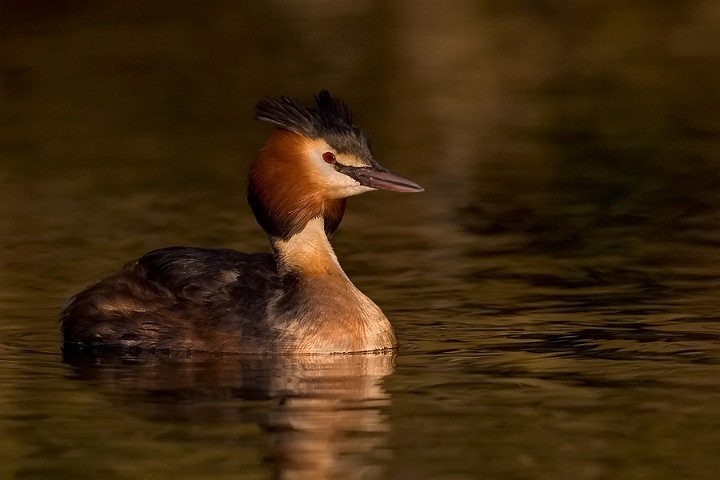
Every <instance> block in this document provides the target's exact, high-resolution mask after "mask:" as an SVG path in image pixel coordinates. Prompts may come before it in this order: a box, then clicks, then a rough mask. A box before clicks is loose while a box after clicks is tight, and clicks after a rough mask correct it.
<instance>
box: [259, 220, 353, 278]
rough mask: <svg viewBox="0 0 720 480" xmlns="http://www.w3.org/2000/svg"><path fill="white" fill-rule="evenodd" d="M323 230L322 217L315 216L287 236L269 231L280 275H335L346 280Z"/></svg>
mask: <svg viewBox="0 0 720 480" xmlns="http://www.w3.org/2000/svg"><path fill="white" fill-rule="evenodd" d="M325 230H326V229H325V221H324V219H323V217H322V216H318V217H315V218H313V219H312V220H310V221H309V222H307V223H306V224H305V226H304V227H303V229H302V230H300V231H299V232H298V233H296V234H294V235H292V236H290V237H289V238H282V237H276V236H272V235H271V237H270V242H271V244H272V247H273V250H274V252H275V260H276V262H277V266H278V273H279V274H280V276H281V277H288V276H297V277H301V278H309V277H316V276H338V277H340V278H343V279H345V280H347V276H346V275H345V272H343V269H342V267H340V263H339V262H338V259H337V257H336V256H335V252H334V251H333V248H332V245H330V240H329V239H328V236H327V234H326V231H325ZM347 281H348V282H349V280H347Z"/></svg>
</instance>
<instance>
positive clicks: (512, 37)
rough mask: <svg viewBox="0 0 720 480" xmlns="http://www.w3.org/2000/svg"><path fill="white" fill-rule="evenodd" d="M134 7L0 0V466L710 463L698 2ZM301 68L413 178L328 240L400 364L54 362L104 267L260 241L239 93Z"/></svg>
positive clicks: (404, 472) (713, 421)
mask: <svg viewBox="0 0 720 480" xmlns="http://www.w3.org/2000/svg"><path fill="white" fill-rule="evenodd" d="M116 3H117V2H116ZM147 3H150V2H135V1H132V2H122V3H118V4H117V5H114V4H111V2H83V1H67V2H34V3H33V4H32V5H31V4H30V2H21V1H12V0H11V1H9V2H2V3H0V383H1V384H2V388H1V389H0V478H17V479H44V478H48V479H50V478H52V479H56V478H73V479H84V478H88V479H95V478H107V479H115V478H117V479H137V478H148V479H149V478H153V479H170V478H172V479H202V478H213V479H223V478H258V479H261V478H288V479H296V478H308V479H320V478H329V479H350V478H364V479H382V478H388V479H452V480H456V479H471V478H472V479H474V478H483V479H485V478H487V479H536V478H537V479H559V478H562V479H565V478H567V479H588V480H594V479H653V480H654V479H668V480H670V479H673V480H674V479H679V478H682V479H686V478H687V479H714V478H716V476H717V472H718V471H719V470H720V314H719V313H718V307H719V306H720V300H719V297H720V295H719V293H720V157H719V154H718V152H720V6H718V5H716V2H713V1H710V0H707V1H700V0H698V1H680V2H674V3H672V5H671V6H666V7H659V6H656V5H655V3H656V2H642V1H630V2H628V1H624V2H619V1H610V2H604V3H603V5H602V6H599V5H594V4H592V3H591V2H572V3H573V6H568V5H565V2H552V1H537V2H535V1H533V2H530V1H515V2H489V1H488V2H473V1H460V0H457V1H449V2H402V1H397V2H361V1H354V2H320V1H315V2H309V3H303V2H294V1H285V2H280V1H278V2H203V3H202V4H191V3H189V2H152V4H151V5H148V4H147ZM500 4H502V5H503V6H500ZM321 88H329V89H330V90H332V91H334V92H335V93H337V94H338V95H339V96H341V97H343V98H344V99H345V100H346V101H347V102H348V103H349V104H350V105H351V106H353V107H354V108H353V109H354V111H355V116H356V119H357V122H358V123H359V124H360V125H361V126H363V127H364V128H365V130H366V131H367V132H368V134H369V135H370V137H371V138H372V139H373V145H374V148H375V152H376V155H377V157H378V160H379V161H380V162H381V163H383V164H384V165H386V166H387V167H389V168H392V169H394V170H396V171H398V172H400V173H403V174H405V175H407V176H409V177H410V178H413V179H414V180H416V181H418V182H419V183H420V184H422V185H423V186H425V187H426V191H425V192H424V193H422V194H419V195H399V194H391V193H387V192H377V193H371V194H367V195H364V196H361V197H357V198H353V199H351V200H350V202H349V209H348V214H347V215H346V217H345V221H344V223H343V225H342V227H341V229H340V231H339V233H338V234H337V235H336V236H335V237H333V241H334V244H335V247H336V252H337V254H338V257H339V258H340V261H341V263H342V264H343V266H344V268H345V270H346V271H347V273H348V274H349V276H350V277H351V278H352V279H353V280H354V281H355V283H356V285H357V286H358V287H360V288H361V289H362V290H363V291H364V292H365V293H367V294H368V295H369V296H370V297H371V298H373V299H374V300H375V301H376V303H378V304H379V305H380V306H381V307H382V308H383V309H384V311H385V312H386V314H387V315H388V317H389V318H390V319H391V321H392V322H393V323H394V325H395V327H396V330H397V333H398V337H399V339H400V343H401V349H400V352H399V354H398V355H397V356H395V357H393V356H350V357H347V356H339V357H331V358H328V357H326V358H320V357H309V358H300V359H297V358H245V357H240V358H238V357H212V356H210V357H207V356H200V355H194V356H191V357H187V356H153V355H147V356H142V357H112V356H108V357H94V358H63V356H62V354H61V352H60V346H59V335H58V324H57V322H58V313H59V310H60V308H61V306H62V304H63V302H64V301H65V300H66V299H67V298H68V297H69V296H70V295H71V294H72V293H74V292H76V291H77V290H79V289H80V288H82V287H83V286H85V285H87V284H89V283H91V282H93V281H95V280H97V279H99V278H101V277H102V276H104V275H107V274H110V273H112V272H113V271H115V270H116V269H117V268H119V267H120V266H121V265H122V264H123V263H125V262H126V261H128V260H131V259H133V258H135V257H137V256H139V255H141V254H142V253H144V252H145V251H148V250H150V249H153V248H157V247H160V246H165V245H174V244H186V245H202V246H221V247H232V248H238V249H241V250H251V251H254V250H264V249H266V248H267V247H266V242H265V238H264V236H263V235H262V232H261V231H260V229H259V227H257V225H256V224H255V222H254V220H253V218H252V217H251V215H250V213H249V210H248V208H247V207H246V205H245V203H244V194H245V186H244V183H245V172H246V170H247V167H248V165H249V163H250V162H251V160H252V158H253V156H254V154H255V152H256V150H257V148H258V146H259V145H260V144H261V142H262V140H263V138H264V136H265V135H266V134H267V131H268V126H267V125H262V124H259V123H257V122H253V121H252V115H251V108H252V105H253V104H254V102H255V100H256V99H257V98H259V97H261V96H277V95H290V96H296V97H301V98H309V97H310V96H311V94H312V93H313V92H315V91H317V90H319V89H321Z"/></svg>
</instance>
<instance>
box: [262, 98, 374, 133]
mask: <svg viewBox="0 0 720 480" xmlns="http://www.w3.org/2000/svg"><path fill="white" fill-rule="evenodd" d="M255 118H257V119H258V120H264V121H266V122H270V123H273V124H275V125H277V126H278V127H280V128H284V129H287V130H290V131H293V132H295V133H299V134H301V135H305V136H307V137H310V138H321V137H327V136H332V135H338V134H354V135H360V134H361V132H360V129H358V128H357V127H355V126H354V125H353V123H352V113H351V112H350V109H349V108H348V106H347V105H345V103H344V102H343V101H342V100H340V99H338V98H337V97H334V96H332V95H331V94H330V92H328V91H327V90H323V91H321V92H319V93H317V94H316V95H315V106H313V107H306V106H304V105H303V104H302V103H300V102H299V101H297V100H295V99H292V98H288V97H280V98H265V99H262V100H260V101H259V102H258V103H257V105H255Z"/></svg>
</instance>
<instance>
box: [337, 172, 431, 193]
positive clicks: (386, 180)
mask: <svg viewBox="0 0 720 480" xmlns="http://www.w3.org/2000/svg"><path fill="white" fill-rule="evenodd" d="M343 173H345V174H346V175H348V176H350V177H352V178H354V179H355V180H357V181H358V182H360V185H365V186H366V187H370V188H377V189H379V190H390V191H391V192H422V191H423V190H425V189H424V188H423V187H421V186H420V185H418V184H417V183H415V182H413V181H412V180H410V179H409V178H406V177H403V176H402V175H398V174H397V173H393V172H391V171H390V170H387V169H385V168H383V167H381V166H380V165H375V166H372V167H351V168H346V169H344V170H343Z"/></svg>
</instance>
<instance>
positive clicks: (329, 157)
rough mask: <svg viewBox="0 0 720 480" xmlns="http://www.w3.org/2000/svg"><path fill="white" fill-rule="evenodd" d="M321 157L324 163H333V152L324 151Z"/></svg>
mask: <svg viewBox="0 0 720 480" xmlns="http://www.w3.org/2000/svg"><path fill="white" fill-rule="evenodd" d="M322 157H323V161H324V162H325V163H335V154H334V153H332V152H325V153H323V154H322Z"/></svg>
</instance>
